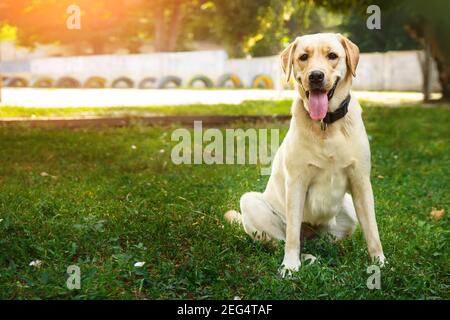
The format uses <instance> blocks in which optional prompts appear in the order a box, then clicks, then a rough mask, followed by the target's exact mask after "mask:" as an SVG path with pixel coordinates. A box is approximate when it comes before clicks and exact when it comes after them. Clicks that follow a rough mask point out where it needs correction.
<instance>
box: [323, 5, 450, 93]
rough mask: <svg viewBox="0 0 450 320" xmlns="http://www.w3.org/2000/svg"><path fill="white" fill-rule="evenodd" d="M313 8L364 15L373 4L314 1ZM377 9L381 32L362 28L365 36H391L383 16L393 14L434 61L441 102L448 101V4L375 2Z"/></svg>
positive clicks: (449, 45) (449, 6)
mask: <svg viewBox="0 0 450 320" xmlns="http://www.w3.org/2000/svg"><path fill="white" fill-rule="evenodd" d="M316 3H317V5H320V6H323V7H325V8H327V9H328V10H332V11H334V12H340V13H342V14H347V15H349V14H358V15H360V16H366V17H367V14H366V9H367V7H368V6H369V5H371V4H373V3H372V1H371V0H361V1H354V0H316ZM377 5H378V6H380V8H381V13H382V22H381V30H378V31H374V32H375V33H374V32H372V31H371V30H367V29H364V27H363V26H361V28H362V29H364V31H366V32H367V34H368V37H370V36H372V34H375V35H376V34H377V32H378V33H379V35H380V36H381V35H382V36H383V37H384V38H385V39H386V41H388V40H387V39H389V37H391V34H389V28H387V29H384V26H383V16H384V15H389V14H393V18H395V17H397V19H398V20H399V21H401V25H402V26H403V28H404V30H406V32H408V34H409V35H410V36H411V37H413V38H414V39H416V40H417V41H418V42H419V43H420V44H422V46H423V47H424V48H425V49H429V51H430V53H431V55H432V57H433V58H434V60H435V61H436V65H437V69H438V72H439V82H440V84H441V87H442V99H443V100H446V101H449V100H450V84H449V80H450V33H449V32H448V30H450V19H449V18H448V12H450V1H441V0H428V1H422V0H398V1H390V0H379V1H377Z"/></svg>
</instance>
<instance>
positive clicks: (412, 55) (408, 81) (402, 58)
mask: <svg viewBox="0 0 450 320" xmlns="http://www.w3.org/2000/svg"><path fill="white" fill-rule="evenodd" d="M421 60H423V53H422V52H421V51H395V52H386V53H363V54H361V56H360V63H359V65H358V69H357V71H356V73H357V76H356V79H355V81H354V89H357V90H389V91H421V90H422V71H421V64H420V61H421ZM13 65H14V68H13V67H12V66H13ZM0 69H1V70H3V73H6V74H7V75H14V74H20V75H23V74H26V75H27V77H28V78H31V79H36V78H38V77H42V76H49V77H52V78H60V77H63V76H71V77H74V78H76V79H78V80H80V81H81V82H84V81H85V80H86V79H87V78H89V77H91V76H101V77H104V78H106V79H107V80H108V85H109V84H111V82H112V81H113V80H114V79H116V78H118V77H120V76H127V77H129V78H131V79H133V80H134V81H135V82H136V85H137V84H138V82H139V81H140V80H142V79H143V78H145V77H155V78H161V77H163V76H168V75H173V76H177V77H180V78H182V81H183V85H186V84H187V82H188V81H189V80H190V79H191V78H192V77H193V76H195V75H198V74H202V75H205V76H207V77H209V78H211V80H213V81H214V82H216V81H217V79H218V78H219V77H220V76H221V75H223V74H225V73H235V74H237V75H238V76H239V77H240V78H241V81H242V82H243V84H244V86H246V87H249V86H251V83H252V80H253V78H254V77H255V76H257V75H260V74H266V75H269V76H270V77H271V78H272V80H273V82H274V85H275V87H276V88H277V89H278V88H280V87H281V86H282V83H283V80H282V75H281V66H280V62H279V57H278V56H272V57H263V58H252V59H228V57H227V54H226V53H225V51H223V50H212V51H193V52H176V53H151V54H134V55H98V56H82V57H60V58H40V59H33V60H24V61H9V62H8V61H7V62H3V63H1V64H0ZM1 70H0V71H1ZM432 88H433V90H435V91H439V90H440V85H439V82H438V77H437V71H436V66H435V65H433V70H432Z"/></svg>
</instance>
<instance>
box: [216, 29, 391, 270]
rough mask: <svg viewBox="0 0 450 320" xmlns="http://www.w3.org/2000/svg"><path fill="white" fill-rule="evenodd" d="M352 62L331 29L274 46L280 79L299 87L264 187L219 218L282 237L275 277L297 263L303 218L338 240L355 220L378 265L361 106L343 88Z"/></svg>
mask: <svg viewBox="0 0 450 320" xmlns="http://www.w3.org/2000/svg"><path fill="white" fill-rule="evenodd" d="M358 61H359V49H358V47H357V46H356V45H355V44H354V43H352V42H351V41H350V40H348V39H347V38H345V37H344V36H342V35H340V34H331V33H320V34H312V35H306V36H302V37H298V38H297V39H295V41H294V42H292V43H291V44H290V45H289V46H288V48H286V49H285V50H284V51H283V52H282V53H281V62H282V67H283V71H284V73H285V75H286V78H287V80H288V81H289V79H290V77H291V76H293V77H294V80H295V87H296V90H297V91H298V94H299V96H298V98H296V99H295V100H294V102H293V105H292V110H291V111H292V119H291V123H290V127H289V131H288V133H287V134H286V137H285V139H284V141H283V143H282V144H281V146H280V148H279V149H278V151H277V153H276V155H275V157H274V160H273V164H272V172H271V176H270V178H269V182H268V184H267V187H266V190H265V191H264V192H263V193H259V192H249V193H245V194H244V195H243V196H242V197H241V201H240V206H241V213H239V212H236V211H228V212H227V213H226V214H225V218H226V219H227V220H228V221H237V222H239V223H241V224H242V225H243V226H244V229H245V231H246V233H247V234H249V235H250V236H252V237H253V238H255V239H266V240H267V239H274V240H283V241H285V248H284V260H283V263H282V266H281V268H280V272H281V274H282V276H285V275H288V274H291V273H292V272H295V271H298V270H299V267H300V265H301V260H300V241H301V237H300V236H301V235H300V233H301V231H302V232H303V230H306V228H303V227H304V225H306V224H308V225H309V226H311V227H313V228H315V230H318V231H320V232H323V231H325V232H328V233H329V234H331V235H333V236H334V237H335V238H336V239H342V238H344V237H346V236H349V235H351V234H352V233H353V231H354V230H355V227H356V225H357V223H358V221H359V223H360V224H361V227H362V230H363V233H364V236H365V239H366V242H367V246H368V250H369V254H370V256H371V257H372V258H373V259H374V260H378V262H379V263H380V264H381V265H383V264H384V260H385V258H384V254H383V249H382V247H381V242H380V237H379V234H378V227H377V222H376V219H375V210H374V199H373V193H372V186H371V183H370V148H369V141H368V138H367V134H366V131H365V128H364V124H363V121H362V118H361V107H360V105H359V103H358V101H357V100H356V98H355V97H354V96H353V95H352V93H351V92H350V87H351V84H352V79H353V76H355V71H356V67H357V65H358ZM302 223H303V224H304V225H302ZM302 236H304V235H302Z"/></svg>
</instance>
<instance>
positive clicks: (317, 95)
mask: <svg viewBox="0 0 450 320" xmlns="http://www.w3.org/2000/svg"><path fill="white" fill-rule="evenodd" d="M338 81H339V78H337V79H336V81H335V82H334V85H333V87H332V88H331V89H330V91H328V92H327V91H325V90H320V89H319V90H317V89H314V90H311V91H306V97H307V98H308V100H309V116H310V117H311V119H313V120H314V121H320V120H322V119H323V118H325V116H326V115H327V112H328V101H329V100H331V98H333V95H334V90H335V89H336V86H337V83H338Z"/></svg>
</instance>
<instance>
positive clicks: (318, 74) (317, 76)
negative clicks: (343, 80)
mask: <svg viewBox="0 0 450 320" xmlns="http://www.w3.org/2000/svg"><path fill="white" fill-rule="evenodd" d="M324 78H325V74H324V73H323V72H322V71H313V72H311V73H310V74H309V83H311V84H321V83H322V82H323V79H324Z"/></svg>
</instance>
